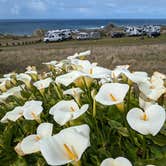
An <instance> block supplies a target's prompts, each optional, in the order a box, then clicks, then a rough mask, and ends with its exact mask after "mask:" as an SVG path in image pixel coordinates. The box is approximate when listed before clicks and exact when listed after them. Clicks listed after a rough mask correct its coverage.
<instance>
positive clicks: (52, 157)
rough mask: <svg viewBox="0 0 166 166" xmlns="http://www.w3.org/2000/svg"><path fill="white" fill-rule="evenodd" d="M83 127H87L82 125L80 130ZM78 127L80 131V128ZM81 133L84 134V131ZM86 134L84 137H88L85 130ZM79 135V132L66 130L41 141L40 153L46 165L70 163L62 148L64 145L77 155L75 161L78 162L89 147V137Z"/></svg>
mask: <svg viewBox="0 0 166 166" xmlns="http://www.w3.org/2000/svg"><path fill="white" fill-rule="evenodd" d="M85 126H86V127H87V125H84V126H83V128H82V129H84V128H85ZM78 127H79V129H81V128H80V126H78ZM75 128H77V126H75ZM87 128H89V127H87ZM82 132H83V133H84V132H85V131H82ZM87 132H88V133H87ZM87 132H86V135H89V130H87ZM80 133H81V132H77V130H75V129H74V130H73V129H70V128H67V129H64V130H63V131H62V132H60V133H59V134H56V135H54V136H53V137H49V138H48V139H43V140H41V141H40V149H41V153H42V155H43V157H44V158H45V159H46V161H47V163H48V164H49V165H64V164H67V163H69V162H71V161H72V159H70V157H69V156H68V153H67V152H66V150H65V148H64V145H65V144H66V145H67V146H68V147H69V148H70V150H72V152H74V153H75V154H76V155H77V157H78V158H77V160H79V159H80V158H81V156H82V153H83V152H84V151H85V150H86V148H87V147H88V146H89V145H90V141H89V136H88V137H85V136H84V135H82V134H80Z"/></svg>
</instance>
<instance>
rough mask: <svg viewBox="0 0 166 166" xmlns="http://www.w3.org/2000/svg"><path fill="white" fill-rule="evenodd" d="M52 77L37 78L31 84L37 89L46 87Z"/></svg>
mask: <svg viewBox="0 0 166 166" xmlns="http://www.w3.org/2000/svg"><path fill="white" fill-rule="evenodd" d="M52 81H53V80H52V78H46V79H44V80H39V81H37V82H35V83H34V84H33V85H34V86H35V87H36V88H37V89H38V90H41V89H45V88H48V87H49V86H50V83H51V82H52Z"/></svg>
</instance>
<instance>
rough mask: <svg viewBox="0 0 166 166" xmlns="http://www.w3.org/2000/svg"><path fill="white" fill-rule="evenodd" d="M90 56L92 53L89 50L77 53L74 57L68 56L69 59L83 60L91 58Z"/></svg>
mask: <svg viewBox="0 0 166 166" xmlns="http://www.w3.org/2000/svg"><path fill="white" fill-rule="evenodd" d="M90 54H91V51H90V50H88V51H85V52H80V53H79V54H78V53H75V54H74V55H73V56H68V57H67V59H75V58H81V57H85V56H89V55H90Z"/></svg>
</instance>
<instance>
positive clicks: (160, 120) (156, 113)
mask: <svg viewBox="0 0 166 166" xmlns="http://www.w3.org/2000/svg"><path fill="white" fill-rule="evenodd" d="M145 114H146V116H147V119H146V120H142V119H141V116H142V115H143V111H142V110H141V109H139V108H133V109H131V110H130V111H129V112H128V114H127V121H128V123H129V125H130V127H131V128H132V129H134V130H136V131H137V132H139V133H141V134H143V135H147V134H152V135H153V136H155V135H156V134H157V133H158V132H159V131H160V129H161V128H162V126H163V125H164V122H165V119H166V114H165V110H164V108H163V107H161V106H159V105H158V104H154V105H151V106H149V107H148V108H147V109H146V110H145ZM156 122H157V123H156Z"/></svg>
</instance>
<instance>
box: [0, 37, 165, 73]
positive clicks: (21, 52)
mask: <svg viewBox="0 0 166 166" xmlns="http://www.w3.org/2000/svg"><path fill="white" fill-rule="evenodd" d="M28 40H30V39H28ZM33 40H38V39H35V38H33ZM21 41H24V42H25V41H26V39H24V38H21V39H17V41H16V42H21ZM0 42H1V43H5V42H8V43H12V42H13V40H12V39H7V40H6V39H0ZM88 49H90V50H92V56H91V57H90V60H92V61H96V62H98V63H99V65H101V66H104V67H108V68H112V67H114V66H116V65H120V64H130V65H131V68H132V69H133V70H145V71H147V72H149V73H151V72H152V71H155V70H158V71H160V72H163V73H166V35H161V36H160V37H158V38H146V37H145V38H144V39H142V38H140V37H125V38H120V39H112V38H104V39H101V40H86V41H74V40H73V41H65V42H59V43H49V44H45V43H43V42H40V43H32V44H31V43H28V44H24V45H19V46H18V45H17V46H16V45H15V46H12V45H10V44H9V45H7V46H0V74H2V73H8V72H11V71H16V72H22V71H24V68H25V67H26V66H28V65H36V66H37V68H38V69H39V70H40V71H43V70H45V66H44V65H42V64H41V63H42V62H47V61H50V60H61V59H64V58H65V57H67V56H69V55H72V54H74V53H75V52H79V51H85V50H88Z"/></svg>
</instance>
